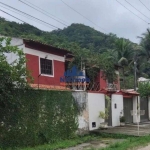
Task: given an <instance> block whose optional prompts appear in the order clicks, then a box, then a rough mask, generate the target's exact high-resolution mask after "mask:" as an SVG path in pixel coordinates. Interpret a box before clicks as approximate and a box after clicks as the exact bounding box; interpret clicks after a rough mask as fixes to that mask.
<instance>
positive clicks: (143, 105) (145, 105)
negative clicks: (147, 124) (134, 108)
mask: <svg viewBox="0 0 150 150" xmlns="http://www.w3.org/2000/svg"><path fill="white" fill-rule="evenodd" d="M140 110H145V114H144V115H142V116H141V119H140V120H141V122H144V121H148V98H140Z"/></svg>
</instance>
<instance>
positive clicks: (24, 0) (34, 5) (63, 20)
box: [24, 0, 69, 24]
mask: <svg viewBox="0 0 150 150" xmlns="http://www.w3.org/2000/svg"><path fill="white" fill-rule="evenodd" d="M24 1H26V2H28V3H30V4H31V5H33V6H34V7H36V8H38V9H40V10H42V11H43V12H45V13H47V14H49V15H51V16H53V17H55V18H57V19H59V20H61V21H62V22H64V23H66V24H69V23H68V22H66V21H64V20H62V19H60V18H58V17H56V16H55V15H52V14H50V13H49V12H48V11H46V10H44V9H42V8H40V7H38V6H37V5H34V4H33V3H31V2H29V1H27V0H24Z"/></svg>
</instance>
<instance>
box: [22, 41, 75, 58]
mask: <svg viewBox="0 0 150 150" xmlns="http://www.w3.org/2000/svg"><path fill="white" fill-rule="evenodd" d="M23 42H24V44H25V47H27V48H32V49H35V50H39V51H43V52H47V53H51V54H54V55H59V56H63V57H64V56H66V55H68V56H69V57H70V58H71V57H72V58H73V55H72V52H70V51H68V50H65V49H61V48H58V47H54V46H52V45H48V44H44V43H42V42H39V41H34V40H29V39H23Z"/></svg>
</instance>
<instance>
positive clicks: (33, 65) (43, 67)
mask: <svg viewBox="0 0 150 150" xmlns="http://www.w3.org/2000/svg"><path fill="white" fill-rule="evenodd" d="M11 44H12V45H15V46H18V47H19V48H20V49H22V50H23V52H24V53H25V56H26V59H27V63H26V66H27V69H28V70H29V71H30V72H31V76H32V77H33V79H34V81H33V83H32V84H31V87H34V88H45V89H47V88H48V89H64V87H63V86H60V77H61V76H63V74H64V72H65V65H66V58H71V57H72V56H71V52H69V51H67V50H64V49H60V48H56V47H53V46H50V45H46V44H43V43H40V42H37V41H34V40H26V39H18V38H12V41H11ZM11 59H12V60H11ZM14 59H16V58H15V56H13V55H12V56H10V59H9V61H13V60H14Z"/></svg>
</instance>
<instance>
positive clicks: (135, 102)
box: [133, 96, 140, 123]
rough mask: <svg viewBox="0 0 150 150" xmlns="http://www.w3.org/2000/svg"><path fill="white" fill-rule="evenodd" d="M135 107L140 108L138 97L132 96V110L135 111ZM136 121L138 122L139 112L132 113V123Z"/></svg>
mask: <svg viewBox="0 0 150 150" xmlns="http://www.w3.org/2000/svg"><path fill="white" fill-rule="evenodd" d="M137 98H138V99H137ZM137 108H138V110H140V97H139V96H134V97H133V111H134V112H137ZM137 121H138V122H140V114H138V115H133V123H137Z"/></svg>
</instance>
